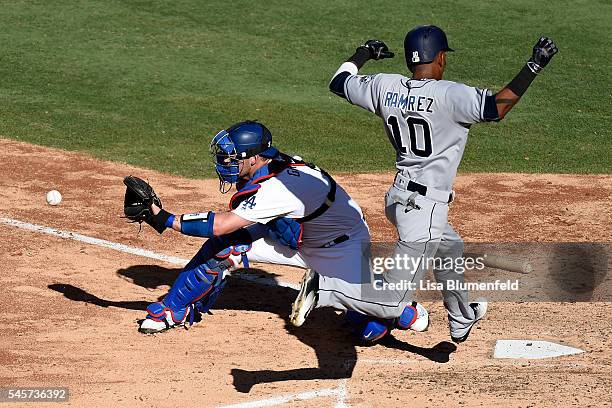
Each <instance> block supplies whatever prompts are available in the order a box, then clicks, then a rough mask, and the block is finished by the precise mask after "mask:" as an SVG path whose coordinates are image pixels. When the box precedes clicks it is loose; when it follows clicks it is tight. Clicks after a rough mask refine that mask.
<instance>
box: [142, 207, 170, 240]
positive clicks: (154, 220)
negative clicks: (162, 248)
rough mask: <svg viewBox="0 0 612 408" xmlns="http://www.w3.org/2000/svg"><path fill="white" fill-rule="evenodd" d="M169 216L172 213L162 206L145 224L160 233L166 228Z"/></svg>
mask: <svg viewBox="0 0 612 408" xmlns="http://www.w3.org/2000/svg"><path fill="white" fill-rule="evenodd" d="M170 216H172V214H170V213H169V212H168V211H166V210H164V209H163V208H162V209H160V210H159V212H158V213H157V215H153V216H151V219H150V221H149V220H147V224H149V225H150V226H152V227H153V228H155V231H157V232H159V233H160V234H161V233H162V232H164V231H165V230H166V221H168V218H170Z"/></svg>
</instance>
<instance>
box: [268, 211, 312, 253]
mask: <svg viewBox="0 0 612 408" xmlns="http://www.w3.org/2000/svg"><path fill="white" fill-rule="evenodd" d="M266 225H267V226H268V230H269V231H270V235H272V237H273V238H275V239H277V240H278V241H279V242H280V243H281V244H283V245H285V246H288V247H289V248H291V249H299V247H300V243H301V242H302V234H303V233H304V224H301V223H300V222H298V221H296V220H295V219H293V218H289V217H280V218H276V219H274V220H272V221H270V222H269V223H267V224H266Z"/></svg>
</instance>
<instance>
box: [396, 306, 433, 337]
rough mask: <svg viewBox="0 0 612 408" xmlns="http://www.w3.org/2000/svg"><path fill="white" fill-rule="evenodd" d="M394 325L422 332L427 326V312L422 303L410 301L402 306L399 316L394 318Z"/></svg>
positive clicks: (401, 328) (398, 327)
mask: <svg viewBox="0 0 612 408" xmlns="http://www.w3.org/2000/svg"><path fill="white" fill-rule="evenodd" d="M395 327H396V328H397V329H400V330H413V331H416V332H424V331H426V330H427V328H428V327H429V312H427V309H425V307H424V306H423V305H422V304H420V303H418V302H412V304H410V305H408V306H406V307H405V308H404V311H403V312H402V314H401V316H400V317H398V318H397V319H396V321H395Z"/></svg>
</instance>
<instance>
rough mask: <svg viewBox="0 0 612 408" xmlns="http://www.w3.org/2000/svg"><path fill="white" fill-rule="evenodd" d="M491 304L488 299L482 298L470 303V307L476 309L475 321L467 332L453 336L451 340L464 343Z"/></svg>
mask: <svg viewBox="0 0 612 408" xmlns="http://www.w3.org/2000/svg"><path fill="white" fill-rule="evenodd" d="M488 306H489V304H488V302H487V301H486V300H481V301H478V302H474V303H470V307H471V308H472V309H473V310H474V321H473V322H472V324H471V326H470V327H469V328H468V330H467V332H466V333H465V334H464V335H463V336H461V337H453V336H451V340H452V341H453V342H455V343H457V344H459V343H463V342H464V341H466V340H467V338H468V336H469V335H470V332H471V331H472V328H473V327H474V326H475V325H476V322H477V321H479V320H481V319H482V318H483V317H484V315H485V314H486V313H487V308H488Z"/></svg>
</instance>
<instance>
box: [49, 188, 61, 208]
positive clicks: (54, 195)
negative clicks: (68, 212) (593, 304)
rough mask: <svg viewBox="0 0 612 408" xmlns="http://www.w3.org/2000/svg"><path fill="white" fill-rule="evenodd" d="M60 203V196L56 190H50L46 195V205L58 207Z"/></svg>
mask: <svg viewBox="0 0 612 408" xmlns="http://www.w3.org/2000/svg"><path fill="white" fill-rule="evenodd" d="M61 202H62V195H61V194H60V192H59V191H57V190H51V191H49V192H48V193H47V204H49V205H58V204H59V203H61Z"/></svg>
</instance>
